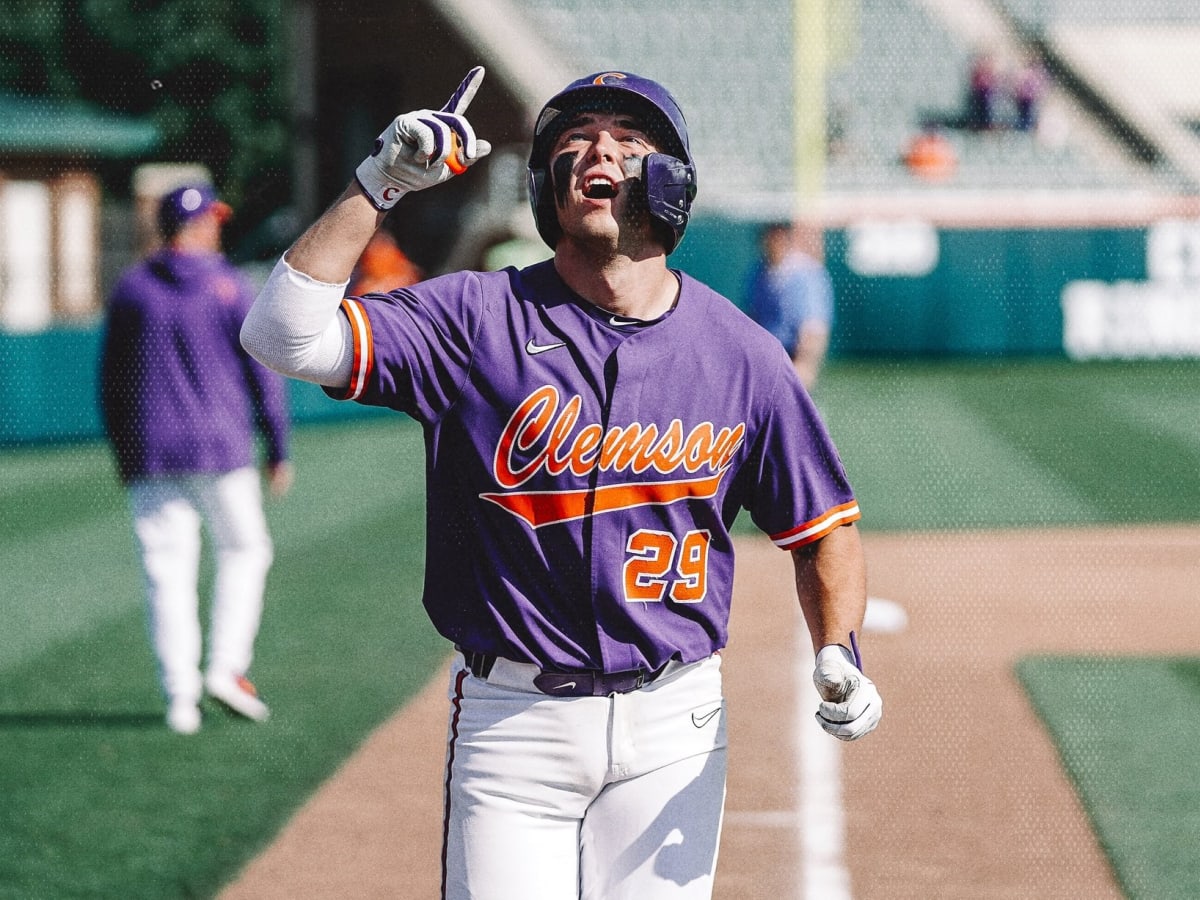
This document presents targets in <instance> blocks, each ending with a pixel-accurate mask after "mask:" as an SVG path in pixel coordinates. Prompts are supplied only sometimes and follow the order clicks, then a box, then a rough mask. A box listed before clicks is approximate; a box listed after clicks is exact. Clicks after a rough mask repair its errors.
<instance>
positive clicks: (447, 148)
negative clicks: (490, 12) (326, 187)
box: [354, 66, 492, 210]
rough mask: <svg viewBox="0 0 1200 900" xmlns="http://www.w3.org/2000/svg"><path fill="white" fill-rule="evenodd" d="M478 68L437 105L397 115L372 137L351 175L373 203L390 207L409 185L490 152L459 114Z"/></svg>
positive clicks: (428, 182) (449, 174) (478, 77)
mask: <svg viewBox="0 0 1200 900" xmlns="http://www.w3.org/2000/svg"><path fill="white" fill-rule="evenodd" d="M483 74H484V69H483V66H476V67H475V68H473V69H472V70H471V71H470V72H468V73H467V77H466V78H464V79H463V80H462V84H460V85H459V86H458V90H456V91H455V92H454V94H453V96H451V97H450V99H449V100H448V101H447V102H446V105H445V106H443V107H442V108H441V109H440V110H432V109H419V110H417V111H416V112H410V113H405V114H404V115H402V116H397V117H396V118H395V119H393V120H392V124H390V125H389V126H388V127H387V128H385V129H384V130H383V133H382V134H380V135H379V137H378V138H376V139H375V149H374V151H373V152H372V153H371V155H370V156H368V157H367V158H366V159H364V160H363V161H362V162H361V163H359V166H358V168H357V169H356V170H355V172H354V177H355V178H356V179H357V180H358V184H359V186H360V187H361V188H362V190H363V193H364V194H366V195H367V197H368V198H369V199H370V201H371V202H372V203H373V204H375V207H376V208H377V209H379V210H387V209H391V208H392V207H393V206H395V205H396V202H397V201H398V200H399V199H400V198H401V197H403V196H404V195H405V194H407V193H408V192H409V191H419V190H423V189H424V188H427V187H432V186H433V185H435V184H441V183H442V182H443V181H446V180H448V179H450V178H453V177H454V176H455V175H461V174H462V173H463V172H465V171H467V167H468V166H470V165H473V164H474V163H476V162H478V161H479V160H481V159H483V157H485V156H487V155H488V154H489V153H491V152H492V145H491V144H489V143H488V142H487V141H484V140H480V139H478V138H476V137H475V129H473V128H472V127H471V123H470V122H468V121H467V120H466V117H465V116H464V115H463V113H464V112H466V109H467V107H468V106H469V105H470V103H471V101H472V100H473V99H474V98H475V92H476V91H478V90H479V84H480V82H482V81H483Z"/></svg>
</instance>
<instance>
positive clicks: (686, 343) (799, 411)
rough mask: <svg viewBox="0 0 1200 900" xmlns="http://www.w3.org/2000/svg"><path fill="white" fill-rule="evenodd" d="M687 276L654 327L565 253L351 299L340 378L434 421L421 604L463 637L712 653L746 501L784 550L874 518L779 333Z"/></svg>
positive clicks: (581, 661)
mask: <svg viewBox="0 0 1200 900" xmlns="http://www.w3.org/2000/svg"><path fill="white" fill-rule="evenodd" d="M675 274H676V276H677V277H678V278H679V279H680V281H681V284H682V289H681V292H680V296H679V302H678V304H677V305H676V307H675V308H674V309H673V310H672V311H671V312H670V313H668V314H667V315H666V316H664V317H662V318H661V319H658V320H657V321H655V322H652V323H638V322H633V321H630V320H623V319H621V318H619V317H616V316H613V315H611V314H610V313H608V312H606V311H604V310H602V309H600V308H598V307H595V306H594V305H592V304H590V303H588V302H586V301H584V300H583V299H582V298H580V297H578V296H577V295H576V294H574V293H573V292H572V291H571V290H570V289H569V288H568V287H567V286H566V285H565V284H564V283H563V281H562V280H561V279H560V278H559V276H558V274H557V272H556V271H555V269H554V264H553V261H552V260H551V261H547V262H545V263H540V264H538V265H535V266H531V267H529V268H527V269H523V270H519V271H518V270H516V269H506V270H504V271H501V272H487V273H481V272H459V273H455V274H452V275H446V276H442V277H439V278H435V279H432V280H429V281H425V282H422V283H420V284H417V285H415V286H413V287H410V288H405V289H402V290H396V291H393V292H392V293H390V294H386V295H383V294H372V295H368V296H367V297H363V298H357V299H355V298H349V299H347V300H346V301H344V302H343V304H342V310H343V313H344V314H345V315H346V316H347V318H348V319H349V321H350V323H351V327H352V330H353V332H354V336H355V363H356V365H355V371H354V374H353V376H352V380H351V384H350V387H349V389H348V391H346V392H337V395H338V396H342V397H344V398H346V399H353V400H357V401H358V402H361V403H369V404H376V405H383V406H389V407H392V408H394V409H397V410H401V411H403V412H405V413H407V414H409V415H410V416H412V417H413V418H414V419H416V420H417V421H418V422H420V423H421V424H422V426H423V427H424V431H425V446H426V453H427V492H428V497H427V520H428V521H427V551H426V568H425V588H424V603H425V607H426V609H427V611H428V613H429V616H430V618H431V619H432V621H433V623H434V625H435V627H436V628H437V629H438V631H439V632H440V633H441V634H442V635H444V636H445V637H446V638H448V639H449V640H451V641H453V642H455V643H456V644H458V645H459V646H461V647H463V648H465V649H467V650H470V651H474V652H479V653H492V654H496V655H499V656H504V657H507V658H509V659H515V660H519V661H526V662H533V663H537V664H538V665H540V666H542V667H543V668H548V669H557V670H562V671H576V670H597V669H599V670H604V671H609V672H614V671H624V670H628V669H634V668H639V667H645V668H649V669H657V668H658V667H659V666H662V665H663V664H665V663H666V662H667V661H668V660H670V659H672V658H675V659H678V660H680V661H682V662H693V661H695V660H699V659H703V658H704V657H706V656H709V655H710V654H712V653H713V652H714V651H716V650H718V649H720V648H721V647H723V646H724V645H725V642H726V638H727V632H728V621H729V608H730V600H731V596H732V592H733V556H734V553H733V544H732V541H731V538H730V533H729V529H730V527H731V525H732V524H733V521H734V519H735V517H736V516H737V514H738V512H739V510H740V509H742V508H745V509H747V510H749V512H750V515H751V517H752V519H753V521H754V522H755V524H756V525H757V526H758V527H759V528H761V529H762V530H763V531H765V532H766V533H767V534H769V535H770V536H771V538H772V539H773V540H774V541H775V543H776V544H777V545H779V546H780V547H782V548H785V549H790V548H793V547H797V546H800V545H802V544H805V543H808V542H811V541H814V540H817V539H819V538H821V537H823V536H824V535H826V534H828V533H829V532H830V531H831V530H833V529H834V528H836V527H838V526H839V525H843V524H846V523H849V522H852V521H854V520H856V519H858V518H859V510H858V505H857V503H856V502H855V500H854V496H853V493H852V491H851V489H850V485H849V483H848V481H847V479H846V476H845V472H844V470H843V468H842V464H841V461H840V459H839V457H838V454H837V451H836V449H835V448H834V445H833V443H832V441H831V440H830V438H829V435H828V433H827V431H826V428H825V426H824V424H823V423H822V421H821V419H820V416H819V415H818V413H817V411H816V409H815V407H814V406H813V404H812V402H811V400H810V399H809V397H808V394H807V393H806V392H805V390H804V388H803V387H802V386H801V384H800V381H799V379H798V378H797V377H796V375H795V372H794V369H793V368H792V364H791V361H790V360H789V359H788V356H787V354H786V353H785V352H784V351H783V348H782V347H781V346H780V344H779V342H778V341H777V340H775V339H774V338H773V337H771V335H770V334H768V333H767V332H766V331H764V330H762V329H761V328H760V327H758V326H757V325H755V324H754V323H753V322H752V321H751V320H750V319H749V318H748V317H747V316H745V315H744V314H743V313H742V312H741V311H739V310H738V309H737V308H736V307H735V306H734V305H733V304H732V303H731V302H729V301H728V300H727V299H726V298H724V297H722V296H720V295H719V294H717V293H715V292H714V291H712V290H710V289H709V288H707V287H705V286H704V285H703V284H701V283H700V282H698V281H695V280H694V279H692V278H690V277H689V276H687V275H684V274H682V273H679V272H676V273H675ZM331 393H333V392H331Z"/></svg>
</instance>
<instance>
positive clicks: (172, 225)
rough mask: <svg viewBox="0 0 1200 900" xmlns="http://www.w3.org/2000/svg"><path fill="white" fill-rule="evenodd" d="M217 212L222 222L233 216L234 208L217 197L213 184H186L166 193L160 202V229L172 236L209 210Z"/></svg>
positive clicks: (165, 234) (167, 235)
mask: <svg viewBox="0 0 1200 900" xmlns="http://www.w3.org/2000/svg"><path fill="white" fill-rule="evenodd" d="M210 209H211V210H214V211H215V212H216V213H217V216H218V217H219V219H220V221H221V222H222V223H224V222H228V221H229V219H230V218H231V217H232V216H233V208H232V207H231V206H230V205H229V204H228V203H223V202H222V201H221V200H219V199H217V192H216V190H214V189H213V186H212V185H211V184H185V185H181V186H180V187H177V188H175V190H173V191H171V193H169V194H166V195H165V196H164V197H163V198H162V200H160V201H159V204H158V229H159V231H161V232H162V233H163V235H164V236H165V237H171V236H172V235H174V234H175V232H177V231H178V230H179V229H180V228H182V227H183V226H184V225H186V224H187V223H188V222H190V221H191V220H192V219H194V218H196V216H198V215H201V214H202V213H206V212H208V211H209V210H210Z"/></svg>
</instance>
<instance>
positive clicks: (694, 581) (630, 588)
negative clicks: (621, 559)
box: [622, 528, 712, 603]
mask: <svg viewBox="0 0 1200 900" xmlns="http://www.w3.org/2000/svg"><path fill="white" fill-rule="evenodd" d="M711 539H712V534H711V533H710V532H708V531H689V532H688V533H687V534H685V535H684V536H683V542H682V544H681V543H679V542H678V541H677V540H676V539H675V535H673V534H671V533H669V532H666V531H651V530H649V529H646V528H643V529H641V530H639V531H635V532H634V533H633V534H632V535H630V536H629V542H628V543H627V544H626V545H625V550H626V552H628V553H629V558H628V559H627V560H625V565H624V567H623V569H622V572H623V574H624V580H625V600H626V601H627V602H630V603H634V602H639V603H645V602H650V603H658V602H660V601H661V600H662V599H663V597H664V596H665V595H667V594H668V591H667V585H668V584H669V585H670V591H669V596H670V598H671V599H672V600H674V601H675V602H676V603H699V602H700V601H701V600H703V599H704V597H705V595H706V594H707V593H708V543H709V541H710V540H711ZM676 550H678V551H679V558H678V559H676V558H675V551H676ZM672 570H674V571H672ZM672 574H674V575H678V578H669V577H668V576H669V575H672Z"/></svg>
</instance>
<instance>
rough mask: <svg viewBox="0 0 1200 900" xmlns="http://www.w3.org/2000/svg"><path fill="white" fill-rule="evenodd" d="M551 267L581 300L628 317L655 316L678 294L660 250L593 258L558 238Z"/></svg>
mask: <svg viewBox="0 0 1200 900" xmlns="http://www.w3.org/2000/svg"><path fill="white" fill-rule="evenodd" d="M554 267H555V268H556V269H557V270H558V274H559V276H560V277H561V278H562V280H563V281H565V282H566V284H567V287H569V288H570V289H571V290H573V291H574V292H575V293H577V294H578V295H579V296H580V297H582V298H583V299H584V300H587V301H588V302H589V303H592V304H595V305H596V306H599V307H600V308H601V309H605V310H607V311H608V312H611V313H615V314H617V315H621V316H625V317H628V318H631V319H644V320H647V321H649V320H652V319H657V318H658V317H659V316H661V315H663V314H664V313H666V312H667V311H668V310H669V309H671V307H672V306H674V305H675V301H676V300H677V299H678V297H679V281H678V279H676V277H675V276H674V274H672V273H671V271H670V270H669V269H668V268H667V258H666V255H665V254H663V253H662V252H661V251H660V252H658V253H656V254H653V255H650V256H646V257H644V258H641V259H632V258H630V257H629V256H625V255H621V254H610V255H605V256H604V257H603V258H597V256H596V255H595V254H594V253H589V252H587V250H586V248H582V247H581V246H580V245H579V244H577V243H574V242H572V241H570V240H566V241H561V240H560V241H559V244H558V246H557V247H556V248H555V254H554Z"/></svg>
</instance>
